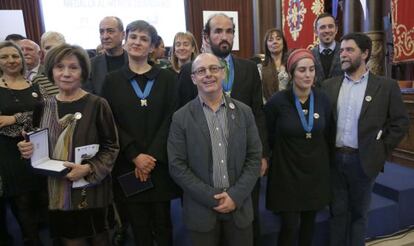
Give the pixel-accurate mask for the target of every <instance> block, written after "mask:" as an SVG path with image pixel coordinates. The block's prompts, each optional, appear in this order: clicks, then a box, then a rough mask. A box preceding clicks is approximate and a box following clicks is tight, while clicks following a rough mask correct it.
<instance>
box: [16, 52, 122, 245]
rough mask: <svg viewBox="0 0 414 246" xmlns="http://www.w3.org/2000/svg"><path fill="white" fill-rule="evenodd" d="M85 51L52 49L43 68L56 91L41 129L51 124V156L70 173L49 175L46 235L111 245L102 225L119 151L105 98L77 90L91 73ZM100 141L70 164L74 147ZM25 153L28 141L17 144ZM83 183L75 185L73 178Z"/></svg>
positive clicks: (29, 150)
mask: <svg viewBox="0 0 414 246" xmlns="http://www.w3.org/2000/svg"><path fill="white" fill-rule="evenodd" d="M89 67H90V65H89V58H88V55H87V53H86V52H85V50H83V49H82V48H80V47H79V46H73V45H69V44H64V45H60V46H58V47H55V48H53V49H52V50H51V51H49V52H48V54H47V56H46V62H45V68H46V74H47V76H48V78H49V80H50V81H52V82H54V83H55V84H56V85H57V86H58V88H59V93H58V94H57V95H56V96H53V97H50V98H47V99H46V101H45V104H44V107H43V110H42V112H41V114H40V115H41V116H40V127H41V128H49V146H50V148H51V150H50V153H53V154H52V158H54V159H59V160H64V161H66V162H65V163H64V166H65V167H67V168H68V169H69V170H70V171H69V173H67V174H66V176H64V177H56V176H49V177H48V188H49V219H50V221H49V222H50V234H51V237H52V238H58V239H60V240H61V241H62V243H63V244H64V245H85V244H90V245H110V241H109V237H108V228H107V223H106V212H107V207H108V206H109V205H110V204H111V203H112V187H111V176H110V173H111V170H112V167H113V165H114V162H115V159H116V157H117V155H118V150H119V145H118V135H117V130H116V127H115V121H114V119H113V116H112V112H111V109H110V107H109V105H108V103H107V102H106V100H105V99H103V98H100V97H98V96H95V95H92V94H89V93H87V92H86V91H84V90H83V89H82V88H81V85H82V83H83V82H85V81H87V79H88V76H89V70H90V69H89ZM91 144H97V145H99V150H98V152H97V153H96V154H95V155H94V156H93V157H91V158H90V159H87V160H84V161H82V163H74V161H75V148H77V147H82V146H88V145H91ZM18 146H19V149H20V152H21V154H22V156H23V157H25V158H30V157H31V156H32V154H33V145H32V143H31V142H27V141H21V142H19V144H18ZM80 179H84V180H86V183H87V185H85V186H82V187H79V188H73V182H75V181H79V180H80Z"/></svg>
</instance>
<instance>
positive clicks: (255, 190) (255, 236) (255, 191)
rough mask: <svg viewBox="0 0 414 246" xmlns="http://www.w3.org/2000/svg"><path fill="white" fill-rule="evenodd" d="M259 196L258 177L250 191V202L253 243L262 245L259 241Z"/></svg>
mask: <svg viewBox="0 0 414 246" xmlns="http://www.w3.org/2000/svg"><path fill="white" fill-rule="evenodd" d="M259 197H260V178H259V180H258V181H257V182H256V185H255V186H254V188H253V191H252V203H253V223H252V226H253V245H254V246H260V245H262V243H261V241H260V212H259Z"/></svg>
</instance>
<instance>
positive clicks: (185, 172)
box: [167, 97, 262, 232]
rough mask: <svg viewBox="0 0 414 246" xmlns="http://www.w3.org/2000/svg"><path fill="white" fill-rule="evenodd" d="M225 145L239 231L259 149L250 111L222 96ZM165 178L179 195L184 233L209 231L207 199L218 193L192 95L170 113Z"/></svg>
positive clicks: (246, 219)
mask: <svg viewBox="0 0 414 246" xmlns="http://www.w3.org/2000/svg"><path fill="white" fill-rule="evenodd" d="M225 98H226V99H225V100H226V102H227V105H229V103H230V102H231V103H233V104H234V105H235V108H234V109H232V108H230V107H228V108H227V122H228V129H229V139H228V141H229V143H228V149H227V169H228V176H229V181H230V188H229V189H228V190H227V193H228V194H229V196H230V197H231V198H232V199H233V201H234V202H235V203H236V206H237V208H236V210H235V211H234V212H232V213H231V215H232V218H233V219H234V222H235V224H236V225H237V226H238V227H240V228H245V227H247V226H249V225H250V223H251V222H252V220H253V208H252V201H251V197H250V193H251V191H252V190H253V187H254V185H255V184H256V181H257V179H258V178H259V170H260V159H261V154H262V145H261V143H260V138H259V135H258V131H257V128H256V125H255V123H254V118H253V114H252V112H251V109H250V108H249V107H248V106H246V105H245V104H243V103H241V102H239V101H236V100H234V99H232V98H230V97H225ZM167 149H168V159H169V169H170V175H171V177H172V178H173V179H174V181H175V182H176V183H177V184H178V185H179V186H181V188H182V189H183V191H184V194H183V198H184V203H183V209H184V221H185V224H186V226H187V227H188V229H190V230H193V231H201V232H206V231H210V230H211V229H213V228H214V226H215V224H216V219H217V215H218V213H217V212H215V211H214V210H213V207H215V206H218V203H217V201H216V200H215V199H214V198H213V196H214V195H215V194H218V193H221V192H222V191H221V190H220V189H216V188H214V186H213V177H212V172H213V171H212V168H213V166H212V162H213V157H212V152H211V151H212V149H211V139H210V133H209V129H208V124H207V120H206V118H205V115H204V112H203V108H202V105H201V102H200V99H199V98H198V97H197V98H195V99H194V100H192V101H191V102H189V103H188V104H186V105H185V106H184V107H182V108H181V109H180V110H178V111H177V112H176V113H175V114H174V115H173V120H172V123H171V128H170V133H169V137H168V144H167Z"/></svg>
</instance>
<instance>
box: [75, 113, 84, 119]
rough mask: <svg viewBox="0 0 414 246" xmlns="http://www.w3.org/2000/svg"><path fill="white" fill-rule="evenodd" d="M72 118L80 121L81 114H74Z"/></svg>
mask: <svg viewBox="0 0 414 246" xmlns="http://www.w3.org/2000/svg"><path fill="white" fill-rule="evenodd" d="M74 117H75V120H80V119H81V118H82V114H81V113H79V112H76V113H75V115H74Z"/></svg>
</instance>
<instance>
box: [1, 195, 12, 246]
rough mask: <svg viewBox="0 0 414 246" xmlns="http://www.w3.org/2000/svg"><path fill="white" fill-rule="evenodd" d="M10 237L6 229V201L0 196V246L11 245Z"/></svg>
mask: <svg viewBox="0 0 414 246" xmlns="http://www.w3.org/2000/svg"><path fill="white" fill-rule="evenodd" d="M11 240H12V238H11V235H10V234H9V232H8V231H7V212H6V201H5V199H4V198H0V246H6V245H11V244H12V242H11Z"/></svg>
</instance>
